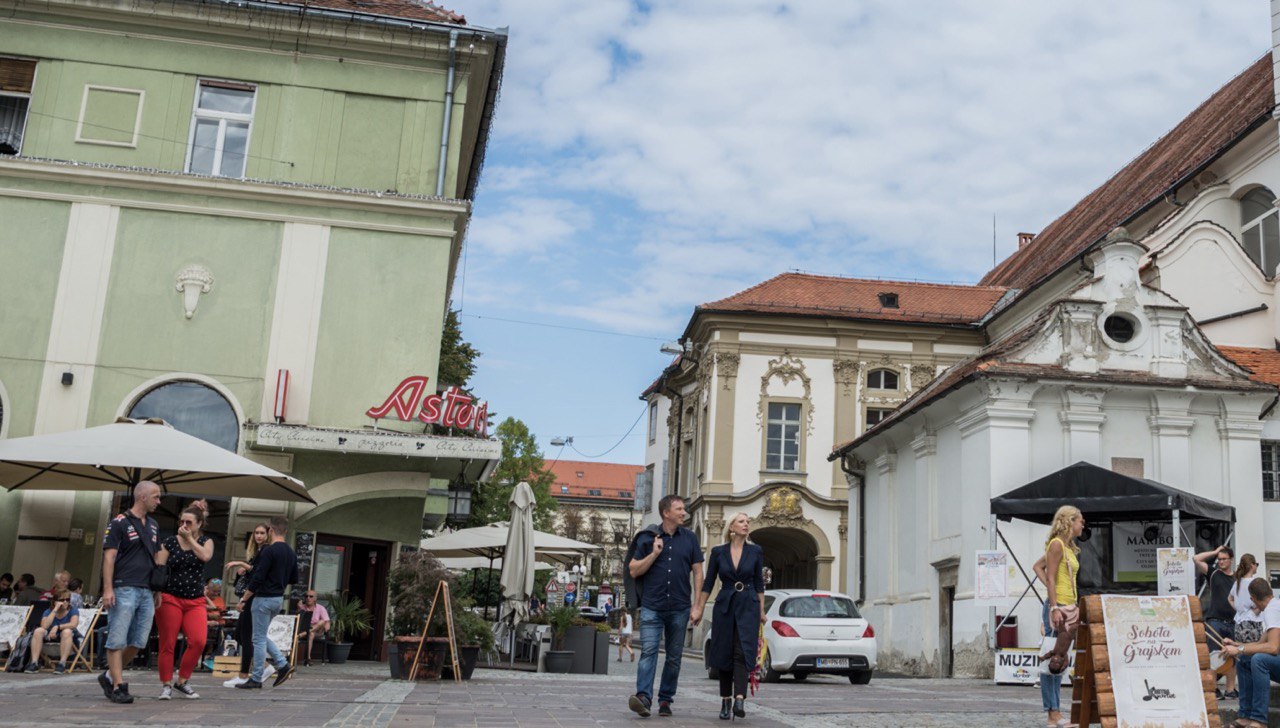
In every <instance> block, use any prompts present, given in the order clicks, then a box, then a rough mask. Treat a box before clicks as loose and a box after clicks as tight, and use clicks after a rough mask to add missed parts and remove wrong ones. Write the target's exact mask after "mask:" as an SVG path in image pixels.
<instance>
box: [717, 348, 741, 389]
mask: <svg viewBox="0 0 1280 728" xmlns="http://www.w3.org/2000/svg"><path fill="white" fill-rule="evenodd" d="M741 360H742V358H741V357H740V356H738V355H737V354H734V353H732V352H725V353H723V354H716V366H717V367H718V368H719V369H720V375H721V376H722V377H723V378H724V390H725V391H726V392H727V391H729V388H730V387H729V383H730V381H731V380H734V379H737V378H738V363H739V362H740V361H741Z"/></svg>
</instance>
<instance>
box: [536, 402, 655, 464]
mask: <svg viewBox="0 0 1280 728" xmlns="http://www.w3.org/2000/svg"><path fill="white" fill-rule="evenodd" d="M648 411H649V408H648V407H647V406H646V407H643V408H641V410H640V414H639V416H637V417H636V421H635V422H632V423H631V427H629V428H627V434H626V435H623V436H622V437H620V438H618V441H617V442H615V443H614V444H613V447H611V448H609V449H608V450H605V451H604V452H602V453H600V454H599V455H588V454H586V453H585V452H583V451H581V450H579V449H578V448H576V447H573V443H572V442H571V443H569V447H571V448H573V451H574V452H576V453H578V454H579V455H581V456H582V457H584V458H587V459H588V460H594V459H596V458H602V457H604V456H605V455H608V454H609V453H611V452H613V451H614V450H616V449H618V446H619V445H621V444H622V443H623V442H624V441H625V440H626V439H627V437H628V436H629V435H630V434H631V431H632V430H634V429H636V425H638V424H640V419H641V418H642V417H644V413H645V412H648ZM556 459H557V460H559V459H560V458H559V457H558V456H557V457H556Z"/></svg>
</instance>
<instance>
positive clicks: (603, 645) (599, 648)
mask: <svg viewBox="0 0 1280 728" xmlns="http://www.w3.org/2000/svg"><path fill="white" fill-rule="evenodd" d="M610 651H611V650H610V649H609V635H608V633H606V632H601V631H599V630H597V631H596V650H595V653H596V654H595V661H594V662H595V674H597V675H608V674H609V652H610Z"/></svg>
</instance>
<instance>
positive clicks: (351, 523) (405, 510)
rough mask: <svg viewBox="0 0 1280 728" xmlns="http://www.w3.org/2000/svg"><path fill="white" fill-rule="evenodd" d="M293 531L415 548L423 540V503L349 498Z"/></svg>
mask: <svg viewBox="0 0 1280 728" xmlns="http://www.w3.org/2000/svg"><path fill="white" fill-rule="evenodd" d="M296 528H297V529H298V530H300V531H316V532H319V533H336V534H342V535H344V536H351V537H353V538H369V539H375V540H379V541H400V542H402V543H409V544H413V545H414V546H416V545H418V542H419V541H421V540H422V499H421V498H378V499H372V498H370V499H363V500H361V499H359V498H352V499H348V500H347V501H346V502H343V503H340V504H339V505H336V506H334V507H333V508H331V509H328V510H326V511H325V512H324V513H320V514H318V515H315V516H311V515H307V516H303V517H301V518H299V519H298V522H297V524H296Z"/></svg>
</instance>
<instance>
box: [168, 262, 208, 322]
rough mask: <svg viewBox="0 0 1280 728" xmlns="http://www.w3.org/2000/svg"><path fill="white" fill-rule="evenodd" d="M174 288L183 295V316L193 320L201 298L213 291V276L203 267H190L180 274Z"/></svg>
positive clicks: (193, 265) (194, 265) (196, 265)
mask: <svg viewBox="0 0 1280 728" xmlns="http://www.w3.org/2000/svg"><path fill="white" fill-rule="evenodd" d="M174 288H175V289H177V291H178V293H181V294H182V311H183V314H184V315H185V316H186V317H187V318H191V317H193V316H195V315H196V307H197V306H199V305H200V296H201V295H203V294H205V293H208V292H209V291H211V290H213V274H212V273H210V272H209V269H208V268H206V267H204V266H202V265H198V264H192V265H189V266H187V267H186V268H183V269H182V270H181V271H179V272H178V276H177V280H176V281H175V285H174Z"/></svg>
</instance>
